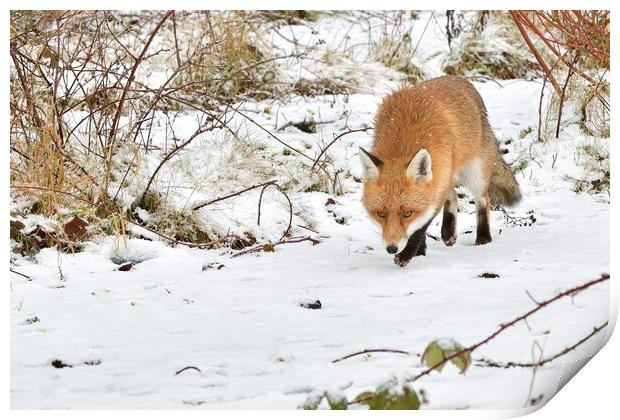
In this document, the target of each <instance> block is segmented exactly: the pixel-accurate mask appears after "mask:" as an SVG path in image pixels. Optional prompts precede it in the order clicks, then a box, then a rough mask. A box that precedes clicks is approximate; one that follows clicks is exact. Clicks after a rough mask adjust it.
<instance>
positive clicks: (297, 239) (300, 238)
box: [230, 236, 320, 258]
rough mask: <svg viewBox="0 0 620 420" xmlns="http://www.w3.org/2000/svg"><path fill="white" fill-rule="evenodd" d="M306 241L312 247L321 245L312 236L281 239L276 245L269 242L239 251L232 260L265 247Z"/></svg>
mask: <svg viewBox="0 0 620 420" xmlns="http://www.w3.org/2000/svg"><path fill="white" fill-rule="evenodd" d="M305 241H309V242H312V245H316V244H318V243H320V241H319V240H318V239H315V238H312V237H310V236H295V237H293V238H287V239H280V240H279V241H277V242H274V243H271V242H268V243H266V244H261V245H256V246H253V247H252V248H247V249H244V250H243V251H239V252H237V253H236V254H233V255H232V256H231V257H230V258H235V257H240V256H241V255H245V254H250V253H252V252H258V251H262V250H264V249H265V246H271V247H275V246H276V245H284V244H294V243H298V242H305Z"/></svg>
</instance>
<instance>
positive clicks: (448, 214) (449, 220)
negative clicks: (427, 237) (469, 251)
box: [441, 200, 456, 246]
mask: <svg viewBox="0 0 620 420" xmlns="http://www.w3.org/2000/svg"><path fill="white" fill-rule="evenodd" d="M441 240H442V241H443V243H444V244H446V245H447V246H452V245H454V243H455V242H456V213H453V212H452V211H451V209H450V200H446V204H445V205H444V207H443V220H442V221H441Z"/></svg>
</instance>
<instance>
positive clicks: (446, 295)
mask: <svg viewBox="0 0 620 420" xmlns="http://www.w3.org/2000/svg"><path fill="white" fill-rule="evenodd" d="M431 28H432V26H431ZM422 29H423V27H421V28H420V30H422ZM428 33H432V32H430V30H429V32H428ZM438 43H439V42H438V41H437V42H436V44H438ZM428 45H432V43H430V44H427V47H425V48H426V49H423V53H421V54H422V57H423V58H424V59H427V58H428V60H429V63H430V64H429V65H428V67H427V69H428V72H430V73H431V74H433V73H435V72H436V71H437V63H436V62H433V61H432V57H434V56H432V55H431V54H430V53H429V52H428ZM429 57H431V58H429ZM386 74H387V75H388V76H389V77H391V73H389V72H388V71H387V70H386ZM388 76H386V80H388V79H389V77H388ZM383 85H384V87H385V89H384V90H383V91H381V89H379V88H377V89H376V90H375V92H381V93H369V92H363V93H356V94H352V95H349V96H348V97H347V98H345V97H344V96H335V97H333V96H329V97H316V98H292V99H287V100H285V101H283V102H282V104H280V105H279V107H278V111H277V112H278V113H279V114H278V115H279V118H280V121H279V124H278V125H279V126H282V125H283V120H282V119H281V118H289V119H296V120H300V121H301V120H303V119H304V116H306V115H309V114H312V115H314V116H315V117H316V118H317V119H318V121H329V122H327V123H325V124H320V125H319V127H320V128H319V133H318V134H306V133H301V132H299V131H298V130H296V129H295V128H294V127H289V128H287V129H285V130H283V131H282V132H278V136H279V137H281V138H282V139H284V140H286V141H288V142H290V143H291V144H293V145H296V146H303V144H304V142H312V144H313V145H315V144H316V143H318V142H322V143H323V144H324V143H325V142H327V141H329V140H331V138H332V133H339V132H342V131H343V130H345V125H348V126H349V127H350V128H358V127H362V126H363V125H364V124H367V125H372V118H373V116H374V113H375V111H376V107H377V104H378V103H379V102H380V100H381V94H382V93H383V92H385V90H386V89H387V88H389V87H393V84H391V82H387V81H386V82H385V83H384V84H383ZM476 87H477V88H478V89H479V91H480V93H481V94H482V96H483V99H484V100H485V102H486V105H487V107H488V109H489V114H490V119H491V124H492V126H493V127H494V130H495V132H496V135H497V137H498V139H499V140H500V142H501V143H502V147H506V148H507V149H508V150H509V153H508V154H507V155H505V158H506V160H507V161H509V162H514V161H518V160H519V159H521V158H528V161H529V162H530V163H529V165H528V166H527V167H526V168H525V169H523V170H522V171H520V172H519V173H518V175H517V179H518V181H519V182H520V184H521V187H522V191H523V195H524V200H523V201H522V203H521V204H520V205H519V206H518V207H517V208H516V209H514V210H511V211H510V214H511V215H512V216H513V217H527V218H529V217H530V216H533V217H534V219H535V222H534V223H532V225H531V226H517V225H515V223H513V222H511V221H510V220H508V219H506V218H505V216H504V214H503V213H502V212H499V211H494V212H493V215H492V221H491V228H492V234H493V238H494V241H493V242H492V243H491V244H488V245H485V246H473V243H474V235H475V233H473V232H475V215H474V214H473V211H474V207H473V205H472V204H470V203H469V202H468V200H469V199H468V198H464V199H462V200H461V203H460V208H459V218H458V232H459V239H458V240H457V243H456V245H455V246H454V247H451V248H447V247H445V246H444V245H443V244H442V243H441V242H440V241H435V240H433V239H432V238H428V251H427V256H425V257H419V258H416V259H414V260H413V261H412V263H411V264H409V265H408V266H407V267H405V268H399V267H397V266H396V265H394V264H393V262H392V258H391V256H389V255H388V254H387V253H386V252H385V250H384V245H383V244H382V242H381V237H380V234H379V231H378V228H377V227H376V226H374V225H373V224H372V223H371V222H370V220H369V219H368V217H367V216H366V215H365V213H364V210H363V208H362V206H361V203H360V201H359V198H360V194H361V184H360V183H359V182H356V181H355V178H356V177H359V176H360V174H361V168H360V167H359V165H358V160H357V156H356V153H357V147H358V146H368V145H370V143H371V140H372V132H371V131H369V132H367V133H362V132H360V133H354V134H350V135H347V136H345V137H343V138H342V139H340V140H339V141H338V142H337V143H336V144H334V146H333V147H332V148H330V149H329V153H330V156H331V157H332V161H333V162H334V165H335V166H338V167H342V168H344V169H345V170H346V171H348V172H349V176H348V177H344V178H343V182H344V184H343V192H344V194H343V195H340V196H335V195H329V194H326V193H323V192H297V193H294V194H291V199H292V201H293V202H294V203H295V206H296V209H301V208H303V209H304V214H306V215H308V216H305V217H307V218H308V217H309V218H311V219H312V224H313V226H314V227H313V229H315V230H316V231H317V232H318V233H317V234H314V233H311V232H307V231H306V232H305V233H311V236H312V237H315V238H317V239H319V240H320V243H319V244H317V245H312V244H311V243H309V242H302V243H298V244H287V245H281V246H276V247H275V252H260V253H254V254H248V255H243V256H239V257H236V258H232V255H233V254H234V251H231V250H229V249H219V250H199V249H190V248H187V247H184V246H178V247H176V248H172V247H170V246H168V245H167V244H165V243H163V242H160V241H158V240H157V239H155V240H151V241H149V240H144V239H131V240H129V241H128V244H127V247H126V248H125V247H124V246H123V245H122V243H121V247H120V249H116V247H115V241H114V238H111V237H106V238H98V239H96V240H93V241H92V242H90V243H89V244H88V245H87V247H86V249H85V250H84V251H83V252H80V253H76V254H66V253H60V252H58V251H56V250H55V249H44V250H42V251H41V252H39V253H38V254H37V255H36V256H35V257H34V258H32V259H29V258H18V259H16V261H15V265H16V269H17V270H19V271H20V272H21V273H23V274H26V275H27V276H30V279H26V278H24V277H22V276H19V275H17V274H14V273H11V405H12V407H13V408H17V409H23V408H30V409H48V408H54V409H61V408H75V409H77V408H288V409H294V408H297V407H299V406H300V405H301V404H303V402H304V401H305V400H306V398H307V396H308V395H309V394H311V393H313V392H317V391H322V390H326V389H327V390H337V391H339V392H343V393H344V394H345V395H346V397H347V398H348V399H349V400H352V399H353V398H355V396H356V395H358V394H359V393H360V392H363V391H367V390H374V389H375V388H376V386H377V385H378V384H380V383H382V382H384V381H385V380H387V379H389V378H391V377H392V376H403V375H407V374H415V373H417V372H419V371H421V370H422V369H423V367H422V365H421V363H420V357H419V356H416V355H415V354H419V353H422V352H423V351H424V348H425V347H426V345H427V344H428V343H429V342H431V341H432V340H434V339H437V338H441V337H452V338H454V339H455V340H457V341H458V342H460V343H461V344H463V345H470V344H473V343H475V342H476V341H478V340H480V339H482V338H484V337H485V336H487V335H488V334H490V333H491V332H493V331H494V330H495V329H496V328H497V327H498V326H499V325H500V324H501V323H503V322H507V321H510V320H512V319H513V318H515V317H516V316H518V315H521V314H522V313H524V312H526V311H527V310H529V309H532V308H533V307H534V306H535V303H534V302H533V301H532V299H531V298H530V297H528V295H527V294H526V292H529V293H530V294H531V296H532V297H533V298H534V299H536V300H539V301H540V300H544V299H546V298H549V297H552V296H553V295H555V294H557V293H558V292H561V291H563V290H566V289H568V288H571V287H574V286H577V285H580V284H582V283H585V282H586V281H588V280H592V279H594V278H597V277H598V276H599V275H600V274H601V273H603V272H609V197H608V196H607V195H606V194H605V195H603V194H599V195H591V194H587V193H583V194H576V193H575V192H573V189H574V184H573V183H572V182H571V181H570V180H567V179H566V175H569V176H573V177H579V176H581V175H583V168H582V167H581V166H579V165H577V164H576V162H575V153H574V151H575V148H576V147H577V146H578V145H581V144H583V143H584V142H585V141H586V140H588V139H585V138H584V136H583V135H582V134H581V133H580V132H579V131H578V128H577V127H576V126H575V125H569V124H567V125H566V126H565V127H564V129H563V130H562V133H561V136H560V138H559V139H558V140H555V139H553V140H550V141H548V142H546V143H533V138H534V133H530V134H522V133H527V131H528V129H529V128H530V127H535V126H536V124H537V119H538V101H539V92H540V87H541V86H540V83H539V82H537V81H525V80H513V81H504V82H501V83H495V82H486V83H476ZM268 105H271V106H272V107H273V105H272V104H268V103H266V102H265V103H254V104H251V103H249V104H245V105H244V107H245V108H246V110H249V112H251V111H252V109H253V110H255V111H258V112H256V113H255V115H254V114H253V116H255V117H256V118H257V120H258V121H259V122H261V123H262V124H264V125H265V126H267V127H270V128H274V130H275V125H276V123H275V121H274V119H275V118H274V116H273V115H271V114H268V113H264V112H260V110H263V109H264V108H265V107H266V106H268ZM344 111H346V113H345V112H344ZM319 116H320V118H319ZM285 122H286V121H284V123H285ZM534 131H535V130H534ZM317 137H319V140H317ZM507 139H511V140H512V141H510V142H509V144H504V143H505V140H507ZM590 140H591V139H590ZM268 141H269V140H268V139H266V140H265V142H268ZM193 159H194V160H195V161H196V162H197V163H196V167H197V168H200V167H201V166H200V165H201V157H200V156H199V155H197V154H194V155H193ZM186 162H187V161H186ZM244 181H247V182H248V183H246V184H244V185H241V184H240V185H239V187H240V188H241V187H244V186H247V185H250V184H251V183H252V182H251V179H247V180H244ZM463 192H465V191H463ZM218 194H219V192H218ZM218 194H214V195H215V196H218ZM273 197H274V198H273V199H274V200H281V199H282V198H281V197H278V194H277V193H274V196H273ZM275 197H278V198H275ZM194 198H195V199H198V198H201V197H198V198H196V197H194ZM202 198H205V197H202ZM329 198H331V199H333V200H335V204H330V205H329V206H326V202H327V200H328V199H329ZM240 200H242V201H238V202H237V203H238V207H230V208H227V207H226V206H227V205H230V204H226V203H225V202H223V203H222V204H221V207H217V208H216V209H214V210H213V213H215V212H217V211H218V210H219V211H220V214H222V210H223V209H225V210H226V211H227V212H229V213H228V214H231V213H230V212H237V213H238V212H240V209H243V211H248V209H252V210H250V211H251V213H248V215H247V221H245V223H252V222H253V221H254V220H255V217H256V213H255V209H256V201H257V194H247V195H244V196H242V197H241V198H240ZM287 214H288V213H287V212H286V211H284V212H277V211H275V210H274V211H271V212H266V213H265V217H266V218H267V219H270V220H271V222H268V221H266V222H265V225H264V226H263V229H264V231H265V232H268V231H271V232H274V231H275V232H281V231H282V229H283V228H285V227H286V223H287V220H286V217H287ZM300 217H301V216H300ZM223 220H224V221H222V223H223V224H225V223H227V222H228V220H227V219H223ZM295 220H296V221H300V223H301V220H302V218H299V219H298V218H297V217H296V219H295ZM274 226H275V227H278V228H279V230H278V229H275V228H274ZM240 229H241V228H240ZM439 229H440V218H437V219H436V220H435V221H434V222H433V223H432V224H431V226H430V228H429V233H430V234H431V235H434V236H437V237H438V236H439ZM298 233H299V232H298ZM265 234H267V233H265ZM276 239H277V238H276ZM119 258H123V259H126V260H132V261H135V262H138V263H137V264H135V266H134V267H133V268H132V269H131V270H130V271H119V270H118V267H119V266H118V265H117V264H115V262H114V261H118V259H119ZM211 263H219V264H223V267H221V268H220V269H218V268H217V267H215V268H208V267H207V268H206V269H203V267H204V266H206V265H209V264H211ZM214 265H216V266H217V264H214ZM483 273H494V274H497V275H498V277H495V278H481V277H479V276H480V275H481V274H483ZM316 300H319V301H320V302H321V308H320V309H308V308H305V307H303V306H302V304H304V303H308V302H314V301H316ZM608 315H609V288H608V284H607V283H602V284H601V285H597V286H594V287H592V288H590V289H588V290H586V291H584V292H582V293H580V294H579V295H577V296H575V297H573V298H572V299H570V298H569V299H564V300H562V301H559V302H557V303H554V304H552V305H551V306H549V307H547V308H545V309H543V310H541V311H540V312H539V313H537V314H536V315H534V316H533V317H531V318H530V319H529V320H528V322H527V324H526V323H519V324H518V325H517V326H515V327H513V328H511V329H508V330H507V331H506V332H505V333H503V334H501V335H500V336H498V337H497V338H496V339H495V340H493V341H491V342H490V343H489V344H488V345H486V346H483V347H481V348H480V349H479V350H477V351H476V352H475V353H474V354H473V355H472V356H473V358H474V359H479V358H488V359H491V360H494V361H498V362H503V361H504V362H508V361H519V362H531V361H532V352H533V346H534V345H535V344H534V343H538V344H539V345H540V346H541V347H542V348H543V349H544V353H543V354H544V355H545V356H550V355H553V354H555V353H557V352H559V351H561V350H563V349H564V348H565V347H567V346H569V345H572V344H574V343H575V342H577V341H578V340H579V339H580V338H582V337H584V336H585V335H587V334H588V333H590V332H591V331H592V328H593V327H595V326H598V325H600V324H602V323H603V322H605V321H606V320H607V318H608ZM605 335H606V334H605V332H603V333H601V334H598V335H595V336H594V337H593V338H591V339H590V340H588V341H587V342H586V343H585V344H583V345H582V346H580V347H578V348H577V350H576V351H573V352H570V353H569V354H567V355H566V356H563V357H561V358H559V359H558V360H556V361H555V362H553V363H550V364H548V365H545V366H544V367H542V368H540V369H538V370H537V372H536V374H535V377H534V379H532V374H533V372H532V370H531V369H524V368H511V369H498V368H489V367H480V366H475V365H472V366H471V368H470V369H469V371H468V372H467V373H466V374H464V375H461V374H459V373H458V372H457V370H456V369H454V368H453V367H452V366H449V367H446V369H444V370H443V372H441V373H433V374H431V375H429V376H426V377H424V378H422V379H420V380H419V381H417V382H415V383H414V384H413V386H414V389H416V390H420V389H423V390H424V391H425V395H426V398H427V399H428V402H427V403H426V404H424V405H423V408H432V409H451V408H471V409H483V408H484V409H486V408H497V409H501V408H519V407H523V406H524V405H525V404H526V402H527V401H528V399H530V398H534V399H537V398H539V397H540V399H539V403H542V402H544V401H545V400H548V399H549V398H551V397H552V396H553V394H554V393H555V391H556V387H557V385H558V381H559V380H560V377H561V375H562V372H563V370H562V369H563V363H565V362H569V361H573V360H577V359H579V358H582V357H586V356H589V355H591V354H592V353H594V352H595V351H596V350H598V349H599V348H600V347H601V346H602V344H603V342H604V339H605ZM369 348H391V349H400V350H405V351H408V352H410V353H412V354H411V355H409V356H407V355H402V354H392V353H375V354H372V355H370V356H358V357H353V358H350V359H347V360H344V361H341V362H338V363H332V360H334V359H337V358H339V357H342V356H344V355H347V354H349V353H352V352H356V351H360V350H363V349H369ZM535 354H538V351H536V352H535ZM53 364H55V365H56V366H57V367H55V366H53ZM65 364H66V365H68V366H64V367H62V366H63V365H65ZM188 366H193V367H195V368H197V369H187V370H184V371H182V372H180V373H179V374H176V372H178V371H179V370H181V369H183V368H185V367H188ZM530 388H531V389H530Z"/></svg>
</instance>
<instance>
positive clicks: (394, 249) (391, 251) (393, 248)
mask: <svg viewBox="0 0 620 420" xmlns="http://www.w3.org/2000/svg"><path fill="white" fill-rule="evenodd" d="M385 250H386V251H387V252H388V254H396V253H397V252H398V246H396V245H388V246H387V247H385Z"/></svg>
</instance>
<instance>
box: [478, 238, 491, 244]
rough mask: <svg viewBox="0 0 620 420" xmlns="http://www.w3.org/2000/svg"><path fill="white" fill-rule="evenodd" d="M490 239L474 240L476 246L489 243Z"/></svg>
mask: <svg viewBox="0 0 620 420" xmlns="http://www.w3.org/2000/svg"><path fill="white" fill-rule="evenodd" d="M491 241H492V239H491V238H490V237H489V236H479V237H477V238H476V245H484V244H488V243H489V242H491Z"/></svg>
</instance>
